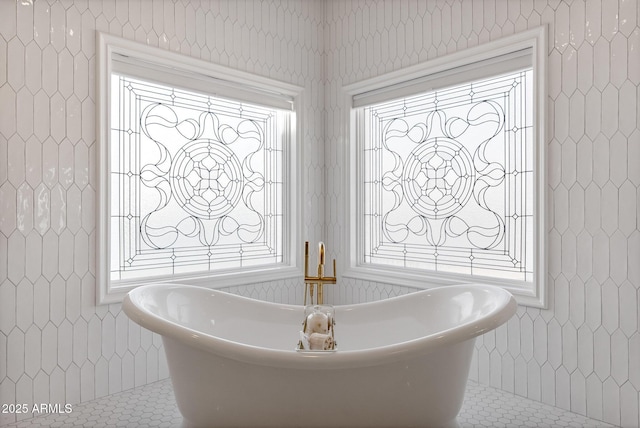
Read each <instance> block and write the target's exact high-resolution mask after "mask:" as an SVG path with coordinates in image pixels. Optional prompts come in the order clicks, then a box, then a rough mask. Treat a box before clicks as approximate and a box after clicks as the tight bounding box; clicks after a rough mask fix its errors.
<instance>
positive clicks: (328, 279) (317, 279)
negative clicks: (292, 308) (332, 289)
mask: <svg viewBox="0 0 640 428" xmlns="http://www.w3.org/2000/svg"><path fill="white" fill-rule="evenodd" d="M324 263H325V248H324V243H323V242H320V243H319V244H318V275H317V276H310V275H309V241H306V242H305V243H304V305H305V306H306V305H307V296H309V298H310V299H311V302H310V304H312V305H313V304H318V305H322V304H324V284H335V283H336V260H335V259H333V276H325V274H324ZM314 291H315V293H314ZM314 294H315V300H316V301H315V303H314Z"/></svg>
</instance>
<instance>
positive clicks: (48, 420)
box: [7, 379, 612, 428]
mask: <svg viewBox="0 0 640 428" xmlns="http://www.w3.org/2000/svg"><path fill="white" fill-rule="evenodd" d="M458 421H459V422H460V426H461V427H462V428H471V427H505V428H506V427H509V428H510V427H576V428H578V427H579V428H583V427H589V428H596V427H598V428H600V427H612V425H609V424H606V423H604V422H600V421H597V420H594V419H589V418H586V417H584V416H581V415H577V414H575V413H570V412H567V411H565V410H561V409H558V408H555V407H552V406H549V405H546V404H543V403H539V402H537V401H533V400H529V399H527V398H523V397H519V396H516V395H513V394H510V393H508V392H504V391H501V390H498V389H495V388H491V387H487V386H484V385H480V384H477V383H475V382H472V381H469V383H468V385H467V393H466V396H465V402H464V404H463V406H462V410H461V412H460V415H459V416H458ZM181 424H182V417H181V416H180V413H179V412H178V408H177V407H176V404H175V401H174V397H173V389H172V387H171V382H170V381H169V380H168V379H167V380H162V381H159V382H155V383H152V384H149V385H145V386H142V387H139V388H134V389H130V390H128V391H124V392H121V393H118V394H114V395H110V396H107V397H103V398H100V399H97V400H93V401H89V402H87V403H83V404H79V405H76V406H73V408H72V411H71V412H70V413H68V414H48V415H42V416H38V417H35V418H32V419H28V420H23V421H21V422H17V423H14V424H11V425H8V426H7V428H9V427H11V428H32V427H96V428H97V427H99V428H111V427H113V428H115V427H127V428H129V427H166V428H173V427H180V425H181Z"/></svg>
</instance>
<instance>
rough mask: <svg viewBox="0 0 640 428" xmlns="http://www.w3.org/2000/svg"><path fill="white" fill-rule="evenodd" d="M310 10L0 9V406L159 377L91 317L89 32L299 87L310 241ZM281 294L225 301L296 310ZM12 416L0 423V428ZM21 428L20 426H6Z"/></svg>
mask: <svg viewBox="0 0 640 428" xmlns="http://www.w3.org/2000/svg"><path fill="white" fill-rule="evenodd" d="M323 9H324V5H323V4H322V3H321V2H308V1H303V0H294V1H278V0H276V1H264V2H263V1H253V0H248V1H208V0H204V1H186V0H185V1H183V0H153V1H152V0H129V1H120V0H118V1H114V0H110V1H108V0H105V1H102V0H84V1H71V0H68V1H57V0H26V1H17V0H0V111H1V113H0V403H15V402H19V403H27V404H32V403H56V402H58V403H79V402H81V401H87V400H91V399H94V398H98V397H101V396H105V395H107V394H112V393H115V392H119V391H121V390H125V389H129V388H132V387H134V386H139V385H143V384H146V383H149V382H153V381H155V380H157V379H160V378H164V377H166V376H167V375H168V373H167V367H166V362H165V360H164V351H163V349H162V344H161V341H160V340H159V338H158V337H157V336H155V335H152V334H151V333H150V332H148V331H146V330H144V329H141V328H140V327H139V326H137V325H136V324H133V323H131V322H130V321H129V320H128V318H127V317H126V315H125V314H124V313H123V312H121V310H120V305H110V306H101V307H96V306H95V303H94V302H95V278H94V274H95V250H94V245H95V223H94V218H95V198H96V195H95V188H96V187H95V184H96V177H95V165H96V159H95V156H96V147H95V120H94V117H95V102H94V100H95V89H94V88H95V77H94V76H95V31H96V30H99V31H104V32H108V33H110V34H114V35H117V36H121V37H126V38H129V39H132V40H136V41H138V42H142V43H147V44H150V45H154V46H159V47H161V48H165V49H170V50H174V51H179V52H182V53H183V54H186V55H190V56H194V57H197V58H201V59H205V60H210V61H213V62H216V63H219V64H222V65H226V66H230V67H235V68H238V69H241V70H245V71H249V72H253V73H256V74H260V75H264V76H268V77H271V78H274V79H278V80H282V81H287V82H291V83H294V84H297V85H300V86H303V87H305V97H304V99H305V100H306V104H305V105H304V106H303V114H304V120H305V128H304V131H303V135H302V141H303V143H304V147H303V151H304V154H305V161H304V171H305V174H306V175H305V181H306V183H308V187H307V188H306V189H305V191H304V193H305V195H307V196H306V197H305V207H304V208H305V210H306V213H307V214H306V216H305V219H304V224H303V231H304V238H305V239H309V240H311V241H318V240H320V239H321V237H322V234H323V224H324V220H323V212H322V209H321V207H322V206H323V202H324V201H323V187H322V185H323V180H322V174H323V159H324V148H323V145H322V141H323V128H322V124H323V106H322V103H321V102H320V103H318V100H321V99H322V93H323V84H324V82H323V79H322V66H321V63H322V55H323V52H324V48H323V43H324V40H323V37H322V34H323ZM298 285H299V284H297V283H296V282H295V281H287V282H284V283H280V284H279V283H269V284H255V285H247V286H245V287H235V288H234V289H233V290H232V291H234V292H237V293H242V294H246V295H250V296H254V297H258V298H262V299H268V300H276V301H294V300H293V299H295V301H302V288H301V286H298ZM15 419H16V417H15V415H9V414H0V425H4V424H6V423H9V422H13V421H14V420H15ZM18 419H21V417H18Z"/></svg>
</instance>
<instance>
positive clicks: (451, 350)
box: [123, 284, 516, 427]
mask: <svg viewBox="0 0 640 428" xmlns="http://www.w3.org/2000/svg"><path fill="white" fill-rule="evenodd" d="M123 308H124V311H125V313H126V314H127V315H128V316H129V317H130V318H131V319H132V320H133V321H135V322H136V323H138V324H140V325H141V326H143V327H145V328H147V329H149V330H151V331H154V332H156V333H159V334H160V335H162V338H163V343H164V348H165V352H166V355H167V362H168V366H169V372H170V375H171V382H172V383H173V387H174V391H175V396H176V401H177V403H178V407H179V409H180V412H181V413H182V415H183V417H184V419H185V426H206V427H235V426H238V427H286V426H291V427H408V426H413V427H418V426H419V427H425V426H427V427H431V426H456V425H457V423H456V415H457V414H458V412H459V410H460V407H461V405H462V401H463V398H464V391H465V386H466V382H467V376H468V372H469V365H470V362H471V357H472V353H473V344H474V341H475V337H476V336H478V335H480V334H482V333H485V332H487V331H489V330H492V329H494V328H496V327H498V326H499V325H501V324H503V323H504V322H506V321H507V320H508V319H509V318H510V317H511V316H512V315H513V314H514V313H515V311H516V303H515V300H514V299H513V297H512V296H511V294H509V293H508V292H507V291H505V290H503V289H501V288H497V287H492V286H485V285H456V286H447V287H443V288H436V289H430V290H425V291H420V292H416V293H413V294H408V295H405V296H401V297H396V298H392V299H388V300H383V301H378V302H373V303H362V304H356V305H348V306H336V308H335V321H336V325H335V339H336V342H337V351H335V352H297V351H295V347H296V344H297V342H298V338H299V333H298V332H299V330H300V329H301V323H302V320H303V317H304V315H303V314H304V308H303V306H302V305H300V306H293V305H282V304H275V303H268V302H262V301H258V300H253V299H248V298H244V297H240V296H236V295H232V294H228V293H224V292H220V291H216V290H211V289H207V288H201V287H193V286H186V285H167V284H157V285H147V286H143V287H139V288H136V289H135V290H133V291H131V292H130V293H129V295H128V296H127V297H126V299H125V301H124V303H123Z"/></svg>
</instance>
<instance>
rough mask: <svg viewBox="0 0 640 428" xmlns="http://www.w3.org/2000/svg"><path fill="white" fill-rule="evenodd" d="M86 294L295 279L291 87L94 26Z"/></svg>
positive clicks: (104, 298) (106, 299) (116, 297)
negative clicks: (93, 198) (93, 159)
mask: <svg viewBox="0 0 640 428" xmlns="http://www.w3.org/2000/svg"><path fill="white" fill-rule="evenodd" d="M97 59H98V61H97V64H96V70H97V74H98V77H97V80H98V102H97V105H98V128H99V129H98V171H99V174H98V175H99V183H98V195H99V197H98V233H97V238H96V245H97V256H98V261H97V263H96V271H97V272H96V279H97V285H98V292H97V293H96V294H97V301H98V303H99V304H101V303H112V302H118V301H121V300H122V298H123V297H124V295H126V293H127V292H128V291H129V290H131V289H132V288H134V287H136V286H138V285H141V284H145V283H149V282H151V281H153V282H158V281H171V282H180V283H189V284H198V285H203V286H207V287H225V286H231V285H239V284H246V283H252V282H263V281H272V280H281V279H285V278H291V277H293V276H298V275H300V269H299V262H298V258H299V257H296V255H297V254H298V253H299V251H298V249H297V248H296V245H297V242H298V241H299V239H298V236H299V233H300V231H299V225H300V222H299V221H298V217H299V215H300V214H299V213H300V206H299V204H300V198H299V197H298V193H299V183H300V178H299V175H300V173H299V164H300V158H299V156H300V151H299V150H297V149H296V138H295V131H296V129H297V128H298V127H299V124H300V123H301V118H300V114H299V112H298V111H297V110H296V107H297V106H298V105H301V104H302V102H301V93H302V88H299V87H297V86H293V85H289V84H287V83H283V82H278V81H274V80H271V79H268V78H264V77H261V76H256V75H253V74H250V73H245V72H241V71H238V70H233V69H229V68H226V67H222V66H219V65H215V64H212V63H209V62H205V61H201V60H198V59H195V58H191V57H187V56H184V55H181V54H178V53H175V52H170V51H166V50H163V49H158V48H153V47H150V46H147V45H143V44H138V43H134V42H130V41H128V40H125V39H122V38H118V37H114V36H111V35H107V34H101V33H99V34H98V56H97Z"/></svg>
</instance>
